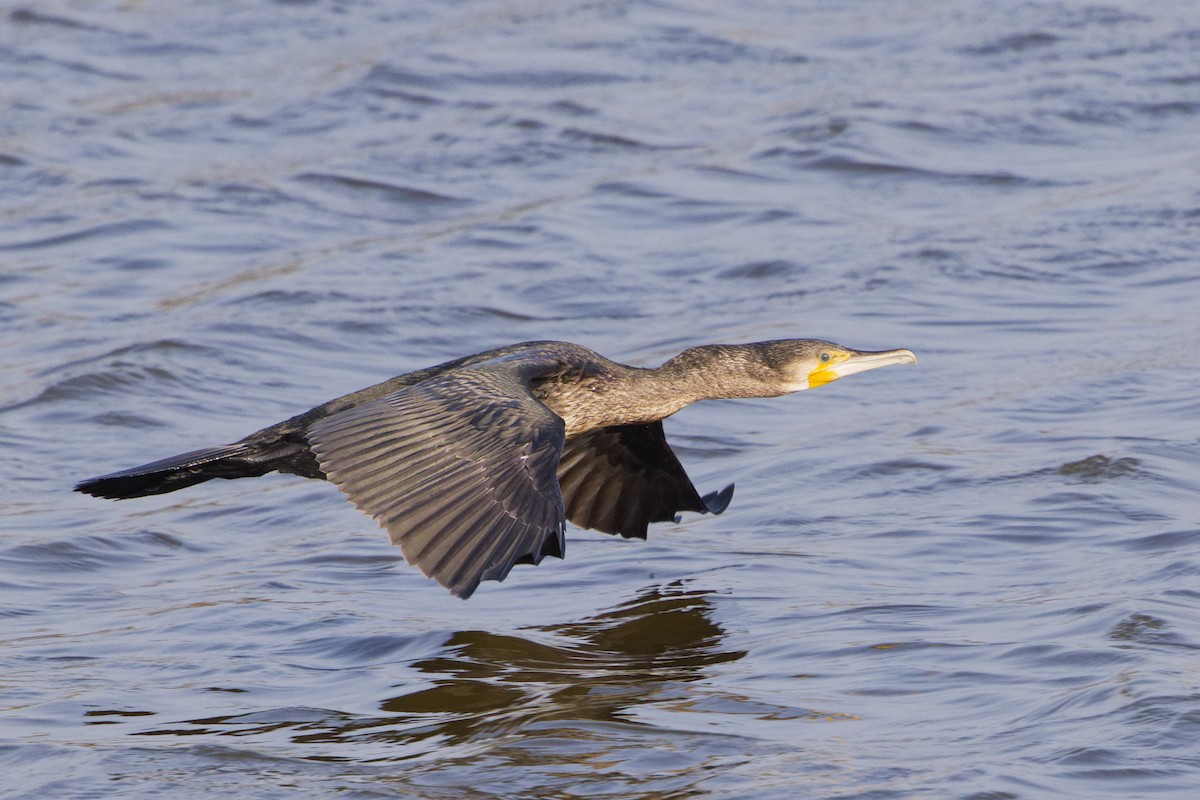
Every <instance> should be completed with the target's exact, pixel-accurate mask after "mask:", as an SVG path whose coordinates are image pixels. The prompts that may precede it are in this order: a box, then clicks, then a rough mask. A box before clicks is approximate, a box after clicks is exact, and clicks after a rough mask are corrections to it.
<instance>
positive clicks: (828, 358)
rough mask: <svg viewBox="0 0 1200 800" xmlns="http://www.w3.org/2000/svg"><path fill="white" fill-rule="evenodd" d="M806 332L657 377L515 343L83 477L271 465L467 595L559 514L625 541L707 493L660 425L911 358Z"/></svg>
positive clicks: (739, 347)
mask: <svg viewBox="0 0 1200 800" xmlns="http://www.w3.org/2000/svg"><path fill="white" fill-rule="evenodd" d="M916 360H917V359H916V356H915V355H913V353H912V351H910V350H884V351H880V352H865V351H860V350H851V349H849V348H847V347H842V346H841V345H837V344H834V343H832V342H825V341H820V340H817V339H784V340H778V341H770V342H757V343H754V344H734V345H721V344H713V345H704V346H701V347H693V348H691V349H688V350H684V351H683V352H682V353H680V354H679V355H677V356H675V357H674V358H672V359H671V360H669V361H667V362H666V363H665V364H663V365H662V366H661V367H658V368H649V369H645V368H639V367H629V366H625V365H624V364H618V363H617V362H615V361H610V360H609V359H607V358H605V357H604V356H601V355H599V354H598V353H595V352H593V351H591V350H589V349H587V348H586V347H581V346H580V345H577V344H570V343H568V342H526V343H523V344H514V345H510V346H508V347H501V348H499V349H496V350H488V351H486V352H483V353H479V354H477V355H473V356H467V357H465V358H460V359H456V360H454V361H449V362H446V363H445V364H441V365H439V366H436V367H430V368H428V369H422V370H418V371H416V372H410V373H408V374H406V375H400V376H398V377H395V378H392V379H391V380H388V381H384V382H383V383H380V384H377V385H375V386H372V387H370V388H367V389H363V390H361V391H358V392H354V393H353V394H348V395H346V396H344V397H340V398H338V399H336V400H331V401H329V402H328V403H325V404H323V405H319V406H317V407H316V408H314V409H312V410H311V411H307V412H305V413H303V414H300V415H298V416H295V417H292V418H291V419H289V420H286V421H284V422H280V423H279V424H277V425H272V426H271V427H269V428H264V429H262V430H260V431H258V432H256V433H252V434H250V435H249V436H247V437H246V438H244V439H242V440H241V441H239V442H236V443H234V444H228V445H222V446H219V447H209V448H205V449H203V450H195V451H192V452H190V453H184V454H182V455H178V456H174V457H172V458H167V459H163V460H161V461H155V462H153V463H151V464H145V465H143V466H140V467H134V468H133V469H127V470H123V471H121V472H114V473H112V474H111V475H104V476H102V477H99V478H92V479H90V480H86V481H83V482H82V483H80V484H79V485H78V486H76V487H75V489H76V490H77V491H80V492H84V493H86V494H90V495H94V496H96V497H107V498H112V499H121V498H128V497H143V496H146V495H151V494H161V493H163V492H173V491H175V490H176V489H182V488H184V487H186V486H191V485H193V484H197V483H201V482H203V481H207V480H210V479H212V478H246V477H254V476H258V475H263V474H265V473H267V472H271V471H273V470H278V471H279V472H289V473H292V474H295V475H302V476H304V477H307V478H324V479H327V480H331V481H333V482H334V483H335V484H336V485H337V487H338V488H339V489H341V490H342V492H344V493H345V494H346V496H347V497H349V498H350V500H351V502H353V503H354V505H356V506H357V507H358V508H359V509H360V510H362V511H363V512H365V513H367V514H369V515H371V516H372V517H374V518H375V519H376V520H377V521H378V522H379V524H380V525H381V526H383V527H384V528H386V529H387V532H388V535H389V536H390V537H391V540H392V543H393V544H399V545H400V548H401V551H402V552H403V554H404V558H405V559H406V560H407V561H408V562H409V563H410V564H416V565H417V566H418V567H419V568H420V569H421V571H422V572H423V573H425V574H426V575H428V576H429V577H431V578H433V579H434V580H436V581H437V582H438V583H440V584H442V585H443V586H445V587H446V588H448V589H449V590H450V591H451V592H452V593H454V594H455V595H458V596H459V597H462V598H466V597H469V596H470V595H471V593H472V592H474V591H475V588H476V587H477V586H478V585H479V582H480V581H483V580H497V581H499V580H503V579H504V577H505V576H506V575H508V572H509V570H511V569H512V567H513V565H514V564H521V563H532V564H537V563H539V562H540V561H541V560H542V558H543V557H545V556H548V555H552V556H558V557H560V558H561V557H562V555H563V545H564V542H563V534H564V531H565V520H568V519H569V520H570V521H571V522H573V523H575V524H576V525H578V526H580V527H581V528H594V529H596V530H600V531H604V532H605V533H619V534H620V535H622V536H624V537H637V538H641V539H644V538H645V537H646V526H647V524H648V523H650V522H661V521H666V520H672V519H674V520H678V516H677V514H678V513H679V512H681V511H697V512H699V513H701V514H703V513H711V514H720V513H721V512H722V511H724V510H725V507H726V506H728V505H729V500H730V498H731V497H732V496H733V484H730V485H729V486H727V487H725V488H724V489H722V490H720V491H718V492H712V493H710V494H706V495H704V496H703V497H702V496H701V495H700V494H699V493H698V492H697V491H696V489H695V487H694V486H692V482H691V480H690V479H689V478H688V476H687V473H686V472H685V471H684V469H683V466H682V465H681V464H680V463H679V460H678V459H677V458H676V457H675V454H674V453H673V452H672V451H671V448H670V446H669V445H668V444H667V440H666V437H665V436H664V435H663V427H662V420H663V419H664V418H665V417H669V416H670V415H672V414H674V413H675V412H676V411H679V410H680V409H681V408H683V407H684V406H687V405H690V404H691V403H694V402H696V401H698V400H710V399H719V398H734V397H776V396H779V395H783V394H789V393H791V392H797V391H800V390H802V389H809V388H813V387H816V386H822V385H824V384H826V383H829V382H830V381H833V380H836V379H837V378H840V377H843V376H845V375H851V374H853V373H855V372H863V371H866V370H869V369H876V368H877V367H884V366H888V365H889V364H913V363H916Z"/></svg>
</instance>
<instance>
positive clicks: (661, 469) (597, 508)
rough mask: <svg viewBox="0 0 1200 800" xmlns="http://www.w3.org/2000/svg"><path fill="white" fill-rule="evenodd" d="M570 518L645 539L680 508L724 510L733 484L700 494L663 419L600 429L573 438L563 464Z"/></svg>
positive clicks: (564, 493) (561, 472)
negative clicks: (648, 529) (651, 528)
mask: <svg viewBox="0 0 1200 800" xmlns="http://www.w3.org/2000/svg"><path fill="white" fill-rule="evenodd" d="M558 481H559V485H560V486H561V488H562V496H563V503H564V504H565V507H566V514H567V519H569V520H571V522H573V523H575V524H576V525H578V526H580V527H581V528H595V529H596V530H599V531H604V532H605V533H619V534H621V535H622V536H624V537H626V538H632V537H637V538H639V539H645V538H646V527H647V525H648V524H649V523H651V522H665V521H667V520H673V519H675V518H676V515H677V514H678V513H679V512H680V511H698V512H700V513H702V514H703V513H711V514H720V513H721V512H722V511H724V510H725V508H726V507H727V506H728V505H729V500H730V498H731V497H733V485H732V484H730V485H729V486H726V487H725V488H724V489H722V490H721V491H719V492H713V493H711V494H707V495H705V496H704V497H701V496H700V494H699V492H697V491H696V487H695V486H693V485H692V481H691V479H689V478H688V476H687V472H685V471H684V469H683V465H682V464H680V463H679V459H678V458H676V457H675V453H674V452H673V451H672V450H671V446H670V445H668V444H667V437H666V435H665V434H664V433H663V427H662V423H661V422H651V423H649V424H646V425H619V426H614V427H611V428H600V429H598V430H594V431H590V432H588V433H585V434H583V435H581V436H576V437H573V438H571V439H569V440H568V441H567V443H566V445H565V447H564V449H563V454H562V458H561V460H560V461H559V464H558Z"/></svg>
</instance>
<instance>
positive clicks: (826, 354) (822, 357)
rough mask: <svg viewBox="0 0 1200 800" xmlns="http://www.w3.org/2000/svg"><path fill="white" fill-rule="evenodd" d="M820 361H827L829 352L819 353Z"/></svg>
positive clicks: (826, 362)
mask: <svg viewBox="0 0 1200 800" xmlns="http://www.w3.org/2000/svg"><path fill="white" fill-rule="evenodd" d="M821 362H822V363H824V364H828V363H829V353H821Z"/></svg>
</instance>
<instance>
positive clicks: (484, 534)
mask: <svg viewBox="0 0 1200 800" xmlns="http://www.w3.org/2000/svg"><path fill="white" fill-rule="evenodd" d="M563 430H564V426H563V421H562V419H561V418H560V417H559V416H558V415H556V414H554V413H553V412H552V411H551V410H550V409H548V408H547V407H546V406H545V405H544V404H542V402H541V401H539V400H537V399H536V398H535V397H534V396H533V395H532V394H531V393H530V391H529V386H528V382H527V379H526V378H522V377H520V376H519V375H518V374H516V372H515V371H514V370H513V369H511V368H507V367H505V366H504V365H499V366H494V367H481V368H474V369H462V370H457V371H455V372H452V373H448V374H445V375H442V376H439V377H436V378H432V379H430V380H427V381H425V382H423V383H420V384H417V385H414V386H409V387H406V388H404V389H401V390H400V391H397V392H395V393H394V394H391V395H388V396H386V397H384V398H381V399H379V400H374V401H371V402H369V403H364V404H362V405H359V406H355V407H354V408H351V409H348V410H346V411H343V412H341V413H338V414H334V415H332V416H329V417H326V418H325V419H322V420H319V421H317V422H315V423H313V425H312V426H311V427H310V428H309V430H308V439H309V442H310V443H311V444H312V448H313V451H314V452H315V453H316V456H317V459H318V461H319V462H320V464H321V469H322V470H323V471H324V472H325V474H326V475H327V476H328V477H329V480H331V481H333V482H334V483H335V484H336V485H337V487H338V488H339V489H341V490H342V491H343V492H344V493H345V494H346V496H347V497H349V498H350V500H351V501H352V502H353V503H354V505H356V506H357V507H358V508H359V509H360V510H362V511H363V512H365V513H367V514H369V515H371V516H372V517H374V518H375V519H376V520H377V521H378V522H379V524H380V525H382V526H383V527H384V528H386V529H387V531H388V535H389V536H390V537H391V540H392V543H393V544H399V545H400V548H401V552H402V553H403V554H404V558H405V559H406V560H407V561H408V562H409V563H410V564H416V565H417V566H418V567H419V568H420V569H421V571H422V572H423V573H425V574H426V575H428V576H429V577H431V578H433V579H435V580H436V581H437V582H438V583H440V584H442V585H443V586H445V587H446V588H448V589H449V590H450V591H451V592H453V593H454V594H456V595H458V596H459V597H463V598H466V597H469V596H470V595H471V593H472V592H474V591H475V588H476V587H477V586H478V585H479V582H480V581H482V580H497V581H499V580H504V577H505V576H506V575H508V572H509V570H511V569H512V567H513V565H514V564H517V563H534V564H536V563H538V562H540V561H541V560H542V558H543V557H544V556H547V555H554V556H559V557H561V556H562V554H563V545H564V543H563V529H564V522H563V504H562V496H561V494H560V493H559V489H558V481H557V479H556V477H555V470H556V468H557V466H558V460H559V456H560V454H561V452H562V446H563Z"/></svg>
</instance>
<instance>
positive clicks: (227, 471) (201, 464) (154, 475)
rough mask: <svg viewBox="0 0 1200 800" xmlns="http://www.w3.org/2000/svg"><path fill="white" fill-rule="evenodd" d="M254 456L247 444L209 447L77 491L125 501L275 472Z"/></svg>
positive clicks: (102, 478)
mask: <svg viewBox="0 0 1200 800" xmlns="http://www.w3.org/2000/svg"><path fill="white" fill-rule="evenodd" d="M252 456H253V449H252V448H250V447H247V446H246V445H244V444H227V445H221V446H220V447H206V448H205V449H203V450H193V451H192V452H190V453H182V454H181V455H177V456H172V457H171V458H164V459H162V460H161V461H155V462H153V463H151V464H143V465H142V466H140V467H134V468H133V469H126V470H122V471H120V472H114V473H112V474H111V475H101V476H100V477H99V478H89V479H88V480H86V481H82V482H80V483H79V484H77V485H76V486H75V491H77V492H83V493H84V494H90V495H92V496H93V497H106V498H108V499H110V500H124V499H125V498H128V497H145V496H146V495H151V494H163V493H165V492H173V491H175V490H176V489H183V488H184V487H187V486H194V485H195V484H197V483H203V482H204V481H207V480H211V479H213V478H248V477H253V476H256V475H262V474H264V473H267V472H270V471H271V470H272V469H274V468H275V467H274V466H273V465H271V464H269V463H264V462H263V461H262V460H261V459H255V458H253V457H252Z"/></svg>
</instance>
